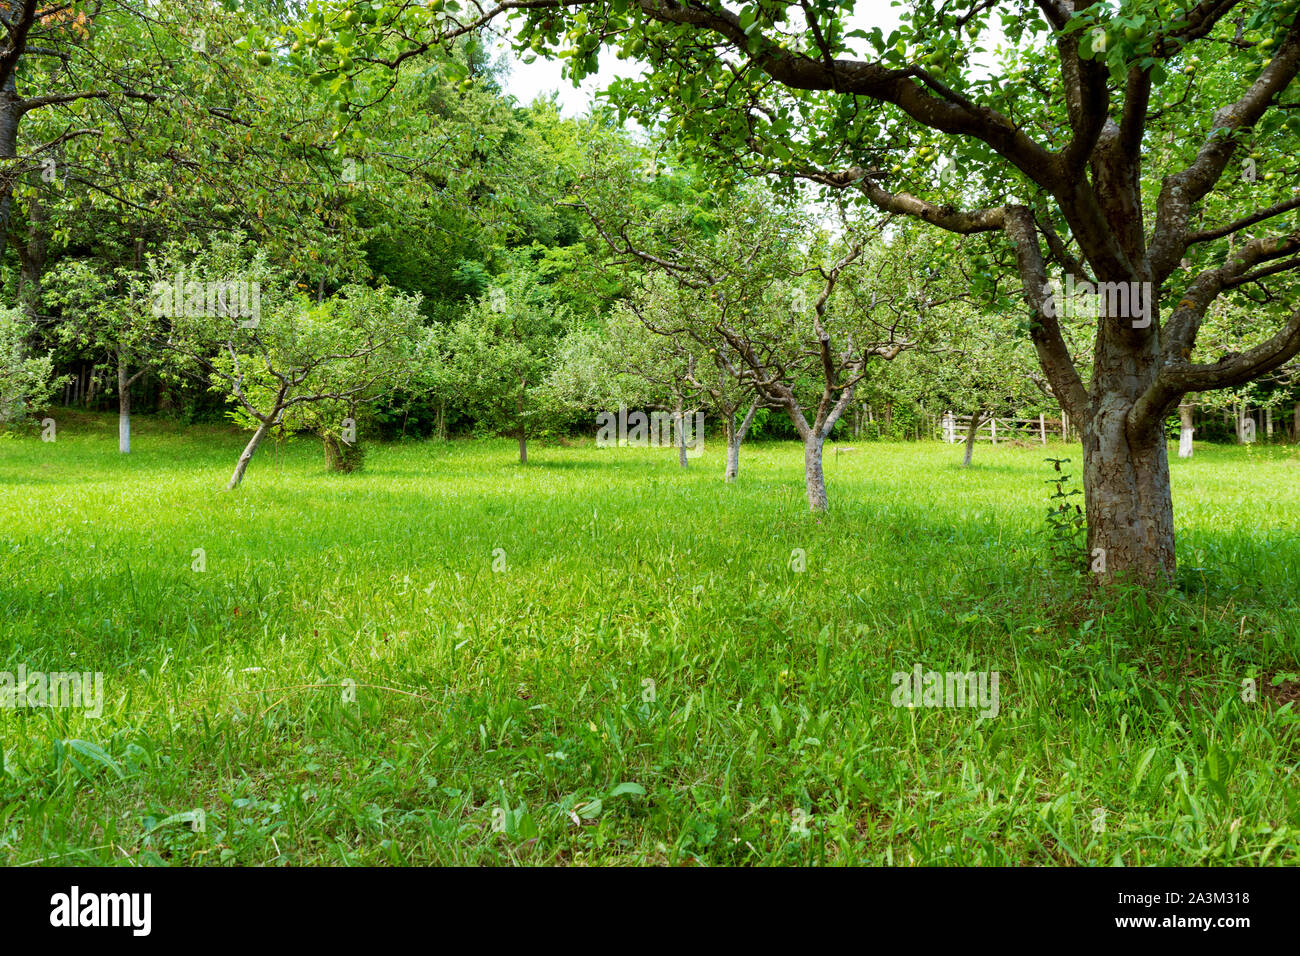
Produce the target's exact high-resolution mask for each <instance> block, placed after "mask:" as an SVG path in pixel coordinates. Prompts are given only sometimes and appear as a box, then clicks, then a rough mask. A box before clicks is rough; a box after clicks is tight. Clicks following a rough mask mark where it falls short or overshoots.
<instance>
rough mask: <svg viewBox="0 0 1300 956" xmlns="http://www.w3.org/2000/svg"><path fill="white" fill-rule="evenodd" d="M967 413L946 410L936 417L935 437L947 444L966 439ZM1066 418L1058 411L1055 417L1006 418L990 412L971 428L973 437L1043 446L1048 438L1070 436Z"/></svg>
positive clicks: (994, 442) (969, 417) (1056, 438)
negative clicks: (960, 413) (973, 433)
mask: <svg viewBox="0 0 1300 956" xmlns="http://www.w3.org/2000/svg"><path fill="white" fill-rule="evenodd" d="M970 420H971V416H969V415H954V414H953V413H952V412H948V413H946V414H945V415H944V416H943V418H941V419H940V420H939V438H940V439H941V440H943V441H946V442H948V443H949V444H954V445H955V444H958V443H959V442H964V441H965V440H966V434H967V432H968V431H970ZM1070 434H1071V432H1070V422H1069V418H1068V417H1067V416H1066V415H1065V413H1064V412H1062V413H1061V414H1060V415H1059V416H1055V415H1050V416H1049V415H1039V416H1038V417H1037V418H1008V417H1005V416H1001V415H992V416H990V417H988V418H986V419H984V420H983V421H981V422H980V423H979V425H977V426H976V427H975V440H976V441H987V442H992V443H993V444H994V445H996V444H997V443H998V442H1003V443H1004V444H1005V443H1009V442H1017V443H1020V444H1024V443H1027V442H1032V443H1035V444H1039V445H1046V444H1047V440H1048V439H1049V438H1052V439H1055V440H1058V441H1059V440H1061V439H1062V438H1068V437H1069V436H1070Z"/></svg>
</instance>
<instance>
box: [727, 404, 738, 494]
mask: <svg viewBox="0 0 1300 956" xmlns="http://www.w3.org/2000/svg"><path fill="white" fill-rule="evenodd" d="M726 426H727V470H726V472H725V474H724V476H723V477H724V480H725V481H726V482H727V483H728V484H730V483H731V482H733V481H735V480H736V476H737V475H738V474H740V441H739V439H738V438H737V435H739V433H740V432H739V429H737V428H736V413H735V410H734V409H733V410H732V411H731V412H729V413H728V414H727V415H726Z"/></svg>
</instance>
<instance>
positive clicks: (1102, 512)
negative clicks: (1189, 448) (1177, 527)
mask: <svg viewBox="0 0 1300 956" xmlns="http://www.w3.org/2000/svg"><path fill="white" fill-rule="evenodd" d="M1103 399H1104V396H1103ZM1115 404H1118V406H1119V407H1117V408H1116V409H1115V410H1114V411H1111V410H1110V408H1108V407H1107V406H1105V405H1103V406H1102V407H1101V408H1100V409H1094V411H1093V414H1092V415H1091V416H1090V419H1091V420H1090V421H1088V422H1087V423H1086V424H1085V425H1084V427H1083V459H1084V469H1083V493H1084V507H1085V509H1086V512H1087V518H1088V554H1089V563H1090V566H1091V567H1094V568H1096V574H1097V579H1098V581H1099V582H1102V583H1109V582H1110V581H1112V580H1113V579H1114V578H1115V576H1116V575H1125V576H1127V577H1129V578H1130V579H1133V580H1135V583H1141V584H1154V583H1157V582H1158V581H1160V579H1162V578H1164V579H1166V580H1172V579H1173V576H1174V571H1175V560H1174V506H1173V498H1172V496H1171V494H1170V490H1169V454H1168V446H1167V444H1166V442H1165V433H1164V422H1163V421H1157V422H1155V423H1154V424H1153V425H1151V426H1148V427H1147V428H1146V429H1145V433H1144V434H1140V435H1131V434H1129V433H1128V432H1129V429H1128V428H1127V427H1126V424H1127V420H1128V406H1127V405H1123V404H1119V403H1115ZM1099 558H1100V565H1098V559H1099Z"/></svg>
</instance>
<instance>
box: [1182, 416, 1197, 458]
mask: <svg viewBox="0 0 1300 956" xmlns="http://www.w3.org/2000/svg"><path fill="white" fill-rule="evenodd" d="M1178 422H1179V429H1178V457H1179V458H1191V457H1192V434H1193V432H1195V429H1194V428H1193V427H1192V406H1191V405H1179V406H1178Z"/></svg>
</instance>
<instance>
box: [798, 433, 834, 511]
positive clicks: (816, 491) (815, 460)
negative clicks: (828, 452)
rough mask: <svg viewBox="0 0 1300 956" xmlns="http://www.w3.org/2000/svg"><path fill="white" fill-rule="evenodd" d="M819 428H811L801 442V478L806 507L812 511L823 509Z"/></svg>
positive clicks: (824, 477) (821, 440) (824, 508)
mask: <svg viewBox="0 0 1300 956" xmlns="http://www.w3.org/2000/svg"><path fill="white" fill-rule="evenodd" d="M823 441H824V439H823V438H822V435H821V430H820V429H813V431H812V432H811V433H810V434H809V435H808V437H807V438H806V439H805V440H804V443H803V478H804V484H805V485H806V486H807V488H808V507H809V508H810V509H811V510H813V511H825V510H826V509H827V507H828V503H827V501H826V476H825V475H824V474H822V442H823Z"/></svg>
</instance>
